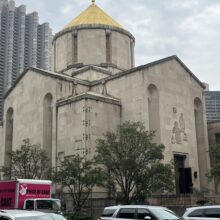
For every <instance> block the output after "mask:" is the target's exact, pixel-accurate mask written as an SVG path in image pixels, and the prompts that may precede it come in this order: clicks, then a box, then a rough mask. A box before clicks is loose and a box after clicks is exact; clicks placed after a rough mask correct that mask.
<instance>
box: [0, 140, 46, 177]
mask: <svg viewBox="0 0 220 220" xmlns="http://www.w3.org/2000/svg"><path fill="white" fill-rule="evenodd" d="M8 154H9V158H10V162H11V165H10V166H9V167H7V166H3V167H2V169H1V171H2V172H3V174H4V176H5V177H6V178H9V179H10V178H16V177H17V178H23V179H44V178H47V177H48V175H49V173H50V166H49V161H50V160H49V158H48V157H47V155H46V152H45V151H44V150H43V149H41V147H40V145H39V144H31V142H30V140H29V139H25V140H23V143H22V145H21V148H20V149H18V150H15V151H12V152H10V153H8Z"/></svg>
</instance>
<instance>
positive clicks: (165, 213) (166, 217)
mask: <svg viewBox="0 0 220 220" xmlns="http://www.w3.org/2000/svg"><path fill="white" fill-rule="evenodd" d="M151 212H152V213H153V214H154V215H155V216H156V217H157V218H158V219H160V220H172V219H180V217H179V216H177V215H176V214H175V213H174V212H172V211H170V210H167V209H161V208H158V209H156V208H155V209H152V210H151Z"/></svg>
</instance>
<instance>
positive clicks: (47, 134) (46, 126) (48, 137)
mask: <svg viewBox="0 0 220 220" xmlns="http://www.w3.org/2000/svg"><path fill="white" fill-rule="evenodd" d="M52 99H53V98H52V95H51V94H47V95H46V96H45V97H44V103H43V149H44V150H45V151H46V153H47V156H48V157H49V159H50V160H52V124H53V123H52V120H53V109H52ZM51 162H52V161H51ZM51 165H52V164H51Z"/></svg>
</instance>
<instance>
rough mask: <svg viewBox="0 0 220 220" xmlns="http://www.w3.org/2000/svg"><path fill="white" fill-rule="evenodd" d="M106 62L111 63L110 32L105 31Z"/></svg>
mask: <svg viewBox="0 0 220 220" xmlns="http://www.w3.org/2000/svg"><path fill="white" fill-rule="evenodd" d="M106 63H111V34H110V33H106Z"/></svg>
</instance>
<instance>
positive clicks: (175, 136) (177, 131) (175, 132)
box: [172, 121, 181, 144]
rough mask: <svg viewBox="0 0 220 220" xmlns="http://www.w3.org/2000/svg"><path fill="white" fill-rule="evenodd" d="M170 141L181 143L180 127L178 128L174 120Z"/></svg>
mask: <svg viewBox="0 0 220 220" xmlns="http://www.w3.org/2000/svg"><path fill="white" fill-rule="evenodd" d="M172 136H173V137H172V143H177V144H181V129H180V128H179V125H178V122H177V121H175V122H174V126H173V135H172Z"/></svg>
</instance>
